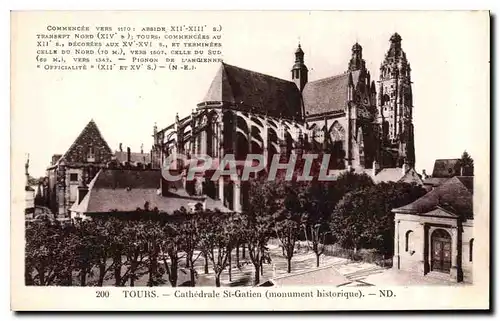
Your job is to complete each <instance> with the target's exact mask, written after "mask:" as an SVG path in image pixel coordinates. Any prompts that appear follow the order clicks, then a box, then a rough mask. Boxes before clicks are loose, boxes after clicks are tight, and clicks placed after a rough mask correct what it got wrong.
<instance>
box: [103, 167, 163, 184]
mask: <svg viewBox="0 0 500 321" xmlns="http://www.w3.org/2000/svg"><path fill="white" fill-rule="evenodd" d="M160 180H161V172H160V170H132V169H103V170H102V171H101V172H100V173H99V177H98V178H97V180H96V182H95V185H94V187H95V188H97V189H99V188H108V189H109V188H131V189H148V188H153V189H158V188H160Z"/></svg>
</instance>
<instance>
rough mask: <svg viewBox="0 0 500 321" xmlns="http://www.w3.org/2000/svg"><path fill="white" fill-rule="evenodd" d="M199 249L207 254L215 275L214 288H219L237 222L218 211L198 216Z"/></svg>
mask: <svg viewBox="0 0 500 321" xmlns="http://www.w3.org/2000/svg"><path fill="white" fill-rule="evenodd" d="M199 218H200V224H199V227H200V229H199V233H200V235H201V237H200V247H201V248H202V251H203V252H205V253H207V256H208V258H209V259H210V261H211V263H212V268H213V270H214V273H215V286H216V287H220V275H221V274H222V272H223V271H224V269H225V268H226V266H227V262H228V257H229V255H230V254H231V246H232V243H233V240H234V231H235V225H236V224H237V221H235V220H234V219H233V217H232V216H230V215H227V214H223V213H221V212H219V211H215V212H211V211H207V212H205V213H203V216H200V217H199Z"/></svg>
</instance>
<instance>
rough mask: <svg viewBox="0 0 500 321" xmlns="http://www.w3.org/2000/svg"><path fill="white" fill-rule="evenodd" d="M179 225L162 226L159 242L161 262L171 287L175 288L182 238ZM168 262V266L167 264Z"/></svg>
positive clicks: (168, 224)
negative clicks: (161, 235) (161, 237)
mask: <svg viewBox="0 0 500 321" xmlns="http://www.w3.org/2000/svg"><path fill="white" fill-rule="evenodd" d="M180 225H181V224H179V223H167V224H165V225H164V226H163V229H162V232H163V240H162V242H160V249H161V253H162V256H161V257H162V260H163V264H164V266H165V271H166V272H167V276H168V281H169V282H170V285H171V286H172V287H176V286H177V278H178V269H179V261H180V260H181V256H180V251H181V246H182V240H183V239H182V236H181V234H180V233H181V231H182V230H181V229H180ZM169 261H170V264H169Z"/></svg>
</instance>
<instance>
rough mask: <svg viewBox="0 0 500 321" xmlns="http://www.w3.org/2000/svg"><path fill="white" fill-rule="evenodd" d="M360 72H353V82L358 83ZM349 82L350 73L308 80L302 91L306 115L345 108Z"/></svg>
mask: <svg viewBox="0 0 500 321" xmlns="http://www.w3.org/2000/svg"><path fill="white" fill-rule="evenodd" d="M360 72H361V71H360V70H356V71H354V72H352V79H353V84H357V83H358V78H359V74H360ZM348 83H349V74H348V73H344V74H341V75H337V76H333V77H329V78H324V79H320V80H316V81H311V82H308V83H307V84H306V85H305V87H304V90H303V91H302V97H303V100H304V110H305V112H306V116H313V115H317V114H322V113H326V112H331V111H340V110H344V108H345V104H346V102H347V87H348Z"/></svg>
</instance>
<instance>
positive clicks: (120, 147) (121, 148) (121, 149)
mask: <svg viewBox="0 0 500 321" xmlns="http://www.w3.org/2000/svg"><path fill="white" fill-rule="evenodd" d="M118 148H119V149H120V152H123V146H122V143H120V146H119V147H118Z"/></svg>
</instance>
